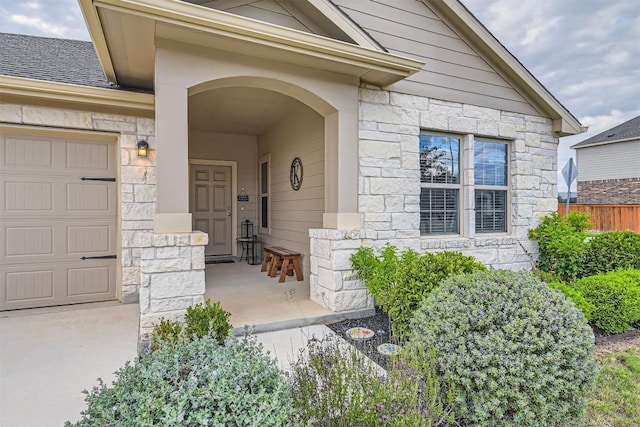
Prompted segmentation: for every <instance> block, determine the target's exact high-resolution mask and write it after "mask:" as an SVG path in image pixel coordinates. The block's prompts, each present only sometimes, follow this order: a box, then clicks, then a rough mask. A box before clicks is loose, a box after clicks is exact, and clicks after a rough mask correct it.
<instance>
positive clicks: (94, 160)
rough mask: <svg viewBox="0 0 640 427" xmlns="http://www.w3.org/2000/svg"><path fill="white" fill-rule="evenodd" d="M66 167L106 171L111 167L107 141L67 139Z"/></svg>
mask: <svg viewBox="0 0 640 427" xmlns="http://www.w3.org/2000/svg"><path fill="white" fill-rule="evenodd" d="M65 148H66V154H67V156H66V167H67V168H68V169H87V170H90V171H91V172H97V171H101V172H106V171H109V170H111V169H112V167H113V162H112V161H110V160H111V159H110V158H109V157H110V156H109V152H110V151H111V150H109V145H108V144H107V143H88V142H86V141H73V142H71V141H67V143H66V146H65Z"/></svg>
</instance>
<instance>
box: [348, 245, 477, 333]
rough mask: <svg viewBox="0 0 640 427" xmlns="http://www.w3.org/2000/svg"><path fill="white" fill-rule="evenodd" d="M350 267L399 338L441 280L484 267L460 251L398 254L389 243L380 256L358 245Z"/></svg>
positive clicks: (406, 330)
mask: <svg viewBox="0 0 640 427" xmlns="http://www.w3.org/2000/svg"><path fill="white" fill-rule="evenodd" d="M351 266H352V268H353V270H354V271H355V272H356V274H357V276H358V278H360V279H362V280H363V281H364V283H365V285H366V286H367V289H368V290H369V292H371V293H372V294H373V295H374V296H375V297H376V304H377V305H378V306H380V307H381V308H382V310H384V311H385V312H386V313H387V314H388V315H389V318H390V319H391V329H392V331H393V333H394V334H395V335H396V336H398V337H399V338H406V336H407V333H408V332H409V322H410V321H411V318H412V317H413V312H414V311H415V310H416V308H418V305H419V304H420V302H421V301H422V299H423V298H424V297H425V296H427V295H428V294H429V293H430V292H431V291H432V290H433V289H435V288H436V287H437V286H438V284H439V283H440V281H441V280H442V279H445V278H447V277H449V276H452V275H454V274H460V273H471V272H473V271H484V270H486V267H485V266H484V265H482V264H481V263H479V262H477V261H476V260H475V258H473V257H471V256H466V255H463V254H462V253H460V252H452V251H445V252H440V253H437V254H432V253H429V252H427V253H424V254H419V253H418V252H416V251H414V250H412V249H405V250H404V251H403V252H402V253H401V254H400V256H399V257H398V250H397V248H396V247H395V246H391V245H386V246H385V247H384V249H383V250H382V252H381V253H380V257H376V255H375V252H374V251H373V249H371V248H359V249H358V250H357V251H356V252H355V253H354V254H353V255H351Z"/></svg>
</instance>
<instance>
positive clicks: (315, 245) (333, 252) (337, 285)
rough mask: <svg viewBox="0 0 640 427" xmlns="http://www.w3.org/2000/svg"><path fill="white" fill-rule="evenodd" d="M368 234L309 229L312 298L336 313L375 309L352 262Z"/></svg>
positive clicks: (351, 231) (359, 231)
mask: <svg viewBox="0 0 640 427" xmlns="http://www.w3.org/2000/svg"><path fill="white" fill-rule="evenodd" d="M365 236H366V232H365V231H364V230H327V229H311V230H309V237H310V240H311V242H310V244H311V257H310V259H311V276H310V279H309V280H310V289H311V292H310V298H311V301H313V302H315V303H317V304H320V305H322V306H324V307H327V308H328V309H329V310H331V311H333V312H336V313H339V312H347V311H356V310H373V297H372V296H371V295H370V294H369V292H368V291H367V288H366V287H365V286H364V283H362V281H360V280H358V279H357V278H356V277H355V274H354V273H353V271H352V270H351V262H350V261H349V257H350V256H351V254H352V253H354V252H355V251H356V249H358V248H359V247H360V246H362V244H363V240H364V239H365Z"/></svg>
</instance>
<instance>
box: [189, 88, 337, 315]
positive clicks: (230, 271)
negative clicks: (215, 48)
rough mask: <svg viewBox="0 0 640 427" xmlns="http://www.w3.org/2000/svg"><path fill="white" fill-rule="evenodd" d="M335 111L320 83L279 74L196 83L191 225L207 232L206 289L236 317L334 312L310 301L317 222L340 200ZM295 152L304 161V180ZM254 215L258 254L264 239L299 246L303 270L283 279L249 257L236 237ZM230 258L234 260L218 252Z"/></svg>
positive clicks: (252, 224)
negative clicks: (334, 166) (312, 85)
mask: <svg viewBox="0 0 640 427" xmlns="http://www.w3.org/2000/svg"><path fill="white" fill-rule="evenodd" d="M335 114H337V111H336V110H335V109H334V108H333V107H332V106H331V105H329V104H328V103H327V102H326V101H324V100H322V99H321V98H319V97H318V96H316V95H314V94H313V93H311V92H309V91H307V90H305V89H303V88H300V87H297V86H295V85H291V84H288V83H285V82H282V81H277V80H273V79H264V78H256V77H237V78H225V79H219V80H215V81H210V82H206V83H202V84H199V85H197V86H194V87H192V88H189V90H188V135H189V136H188V145H189V148H188V150H189V212H190V214H191V217H192V226H193V229H194V230H200V231H204V232H206V233H207V234H208V235H209V243H208V245H207V246H206V247H205V260H206V261H207V262H208V263H210V264H207V266H206V268H205V281H206V293H205V298H211V299H212V300H220V301H221V302H222V305H223V307H225V309H227V310H229V311H231V312H232V313H233V317H235V320H234V324H237V325H239V324H244V323H248V324H258V323H268V322H277V321H280V320H285V319H290V318H291V317H292V315H293V317H300V318H304V317H308V316H314V315H315V316H318V315H320V316H322V315H326V314H328V313H329V312H328V310H327V309H326V308H324V307H321V306H320V305H317V304H315V303H313V302H311V301H310V296H309V293H310V287H309V281H310V277H311V265H310V264H311V261H310V260H311V253H310V238H309V230H310V229H320V228H323V219H324V218H323V216H324V213H325V212H326V209H327V207H329V206H331V205H334V204H335V203H336V201H333V202H332V201H331V200H327V198H329V199H330V198H331V197H335V196H336V195H335V191H331V187H330V185H329V187H328V183H330V182H331V179H328V177H327V173H328V172H327V169H331V168H330V167H329V168H328V167H327V166H328V165H327V162H328V161H329V162H330V161H331V160H330V157H331V153H332V152H335V151H336V150H332V148H331V145H332V144H337V134H338V131H337V121H336V120H332V119H331V117H332V116H333V115H335ZM328 158H329V160H328ZM294 159H299V161H300V162H301V164H302V176H301V177H302V183H301V185H300V187H299V189H297V190H295V189H294V188H293V186H292V185H291V179H290V178H291V177H290V175H291V174H290V172H291V165H292V162H293V160H294ZM329 173H330V172H329ZM247 224H250V227H249V228H248V232H249V233H250V234H252V235H255V236H257V238H258V240H259V241H260V245H255V246H256V247H255V248H254V251H255V252H254V254H252V255H253V256H254V257H256V258H255V261H260V260H261V256H262V254H261V253H258V246H279V247H283V248H286V249H289V250H292V251H295V252H299V253H300V254H301V257H300V261H301V267H302V272H303V277H304V279H303V280H302V281H297V280H296V277H295V276H293V277H287V279H286V280H285V283H279V282H278V279H277V278H269V277H268V276H267V274H266V273H263V272H260V265H259V263H256V265H248V263H247V260H246V256H247V253H246V249H247V248H246V247H244V248H243V243H242V242H240V241H238V240H237V239H238V238H242V237H245V234H246V233H247V227H246V225H247ZM243 249H244V250H245V251H244V253H243ZM241 255H244V259H242V261H240V260H239V258H240V256H241ZM226 260H235V261H236V262H235V263H233V264H231V263H227V262H220V261H226ZM296 311H299V313H294V312H296ZM232 320H233V319H232Z"/></svg>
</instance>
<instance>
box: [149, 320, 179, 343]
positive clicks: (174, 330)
mask: <svg viewBox="0 0 640 427" xmlns="http://www.w3.org/2000/svg"><path fill="white" fill-rule="evenodd" d="M182 330H183V328H182V323H180V322H176V321H173V320H167V319H165V318H164V317H163V318H161V319H160V323H159V324H157V325H156V326H155V327H154V328H153V331H152V332H151V350H152V351H155V350H157V349H158V347H159V346H160V345H166V344H169V345H175V344H176V342H178V337H179V336H180V334H181V333H182Z"/></svg>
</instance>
